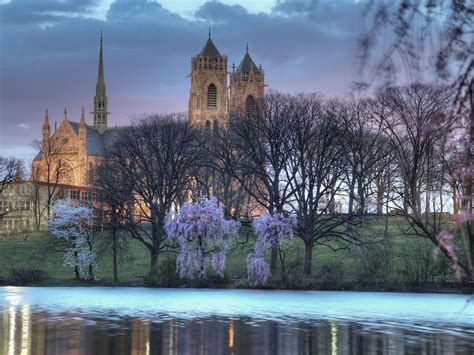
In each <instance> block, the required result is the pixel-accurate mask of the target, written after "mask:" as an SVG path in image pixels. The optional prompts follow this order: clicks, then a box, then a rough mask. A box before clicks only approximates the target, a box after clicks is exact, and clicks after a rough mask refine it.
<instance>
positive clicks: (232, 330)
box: [229, 319, 234, 349]
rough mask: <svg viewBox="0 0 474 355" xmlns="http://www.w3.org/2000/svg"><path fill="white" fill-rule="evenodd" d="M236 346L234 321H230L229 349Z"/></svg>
mask: <svg viewBox="0 0 474 355" xmlns="http://www.w3.org/2000/svg"><path fill="white" fill-rule="evenodd" d="M233 347H234V321H233V320H232V319H231V320H230V322H229V349H232V348H233Z"/></svg>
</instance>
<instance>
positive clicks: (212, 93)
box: [207, 84, 217, 111]
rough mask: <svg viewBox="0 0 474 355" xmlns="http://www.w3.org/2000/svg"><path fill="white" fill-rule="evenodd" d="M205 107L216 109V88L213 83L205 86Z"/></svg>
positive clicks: (210, 109) (211, 109)
mask: <svg viewBox="0 0 474 355" xmlns="http://www.w3.org/2000/svg"><path fill="white" fill-rule="evenodd" d="M207 109H208V110H209V111H215V110H217V89H216V86H215V85H214V84H211V85H209V87H208V88H207Z"/></svg>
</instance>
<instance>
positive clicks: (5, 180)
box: [0, 156, 23, 221]
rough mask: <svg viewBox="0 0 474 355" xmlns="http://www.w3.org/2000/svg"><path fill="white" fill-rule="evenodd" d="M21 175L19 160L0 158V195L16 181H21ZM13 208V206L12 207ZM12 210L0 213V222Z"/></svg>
mask: <svg viewBox="0 0 474 355" xmlns="http://www.w3.org/2000/svg"><path fill="white" fill-rule="evenodd" d="M22 174H23V162H22V161H21V160H19V159H15V158H11V157H3V156H0V194H2V193H3V191H5V190H6V189H7V188H8V187H9V186H10V185H11V184H12V182H14V181H16V180H21V178H22ZM12 208H13V206H12ZM12 208H9V209H8V210H7V209H4V210H2V211H1V212H0V221H1V219H2V218H3V216H5V215H6V214H7V213H9V212H12Z"/></svg>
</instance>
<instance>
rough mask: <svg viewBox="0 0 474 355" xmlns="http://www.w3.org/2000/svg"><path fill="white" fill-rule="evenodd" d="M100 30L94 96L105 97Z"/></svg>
mask: <svg viewBox="0 0 474 355" xmlns="http://www.w3.org/2000/svg"><path fill="white" fill-rule="evenodd" d="M102 43H103V38H102V30H101V31H100V49H99V73H98V76H97V87H96V95H97V96H105V79H104V54H103V50H102Z"/></svg>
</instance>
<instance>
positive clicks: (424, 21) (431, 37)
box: [359, 0, 474, 283]
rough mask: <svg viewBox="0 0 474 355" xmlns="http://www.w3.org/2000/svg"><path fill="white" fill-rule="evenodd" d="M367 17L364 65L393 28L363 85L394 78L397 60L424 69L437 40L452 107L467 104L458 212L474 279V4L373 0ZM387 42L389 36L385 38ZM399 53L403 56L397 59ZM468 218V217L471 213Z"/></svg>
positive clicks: (434, 53)
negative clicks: (451, 95)
mask: <svg viewBox="0 0 474 355" xmlns="http://www.w3.org/2000/svg"><path fill="white" fill-rule="evenodd" d="M365 17H366V18H371V19H372V20H373V22H372V25H371V26H370V28H369V30H368V31H366V32H365V33H364V34H363V36H362V38H361V41H360V48H361V50H362V52H361V56H360V58H361V59H362V60H361V64H362V65H361V68H364V67H365V66H366V65H367V64H368V63H369V62H370V60H369V59H370V54H372V53H373V52H374V48H375V44H376V43H377V39H378V38H379V37H380V36H381V35H382V34H385V33H386V31H384V30H383V29H389V30H390V31H391V32H392V36H391V39H390V40H389V41H388V46H387V47H386V50H384V51H382V54H381V55H380V56H379V57H378V58H377V59H376V61H375V66H374V67H371V68H372V69H371V70H370V74H369V77H368V79H367V80H365V82H363V83H361V84H362V85H359V86H362V87H367V86H370V85H371V84H373V82H374V81H375V80H376V79H378V78H379V77H380V76H381V74H382V75H383V74H389V75H388V76H387V75H385V77H392V78H393V74H395V72H396V67H397V66H396V61H397V59H398V60H399V61H400V60H401V61H402V62H403V63H404V64H405V68H406V69H408V70H409V71H412V72H419V71H420V68H421V66H420V61H421V59H422V58H423V57H424V55H425V54H426V53H427V50H426V48H427V47H426V45H427V44H428V43H433V42H434V43H435V44H436V47H435V49H434V50H432V48H433V47H429V48H430V49H431V53H429V54H431V55H432V56H434V58H435V60H436V66H435V69H436V73H437V75H438V77H439V78H441V79H442V80H444V81H447V82H450V83H451V87H452V88H453V91H454V95H453V102H454V103H455V104H456V105H457V110H456V109H455V107H453V108H452V109H453V111H452V112H447V113H446V115H445V117H449V116H450V115H452V114H453V115H454V114H455V112H456V111H457V112H459V111H462V110H464V109H467V110H468V111H469V114H468V120H467V121H468V122H467V124H466V125H465V127H464V130H465V136H466V138H467V139H466V143H467V144H464V154H463V156H462V158H461V159H458V160H457V162H458V168H456V169H454V170H455V171H463V173H462V174H461V175H462V178H461V180H462V182H461V185H459V188H460V189H457V188H455V190H458V192H459V194H458V196H460V197H461V198H460V205H459V206H458V207H459V209H458V211H457V219H458V220H462V221H463V222H462V223H459V229H460V234H461V235H462V237H463V242H464V247H465V251H466V255H467V257H468V264H469V268H470V273H471V275H472V279H471V283H474V218H473V215H474V211H473V208H474V204H473V201H474V197H473V192H474V189H473V186H472V185H473V170H474V169H473V168H472V166H473V156H474V54H473V51H472V48H473V46H474V37H473V36H472V27H473V18H474V9H473V7H472V3H471V1H470V0H439V1H432V0H404V1H401V2H392V1H370V2H369V3H368V6H367V13H366V14H365ZM384 43H387V39H386V38H385V39H384ZM397 54H398V58H397ZM453 187H454V186H453ZM466 217H467V218H466Z"/></svg>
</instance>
